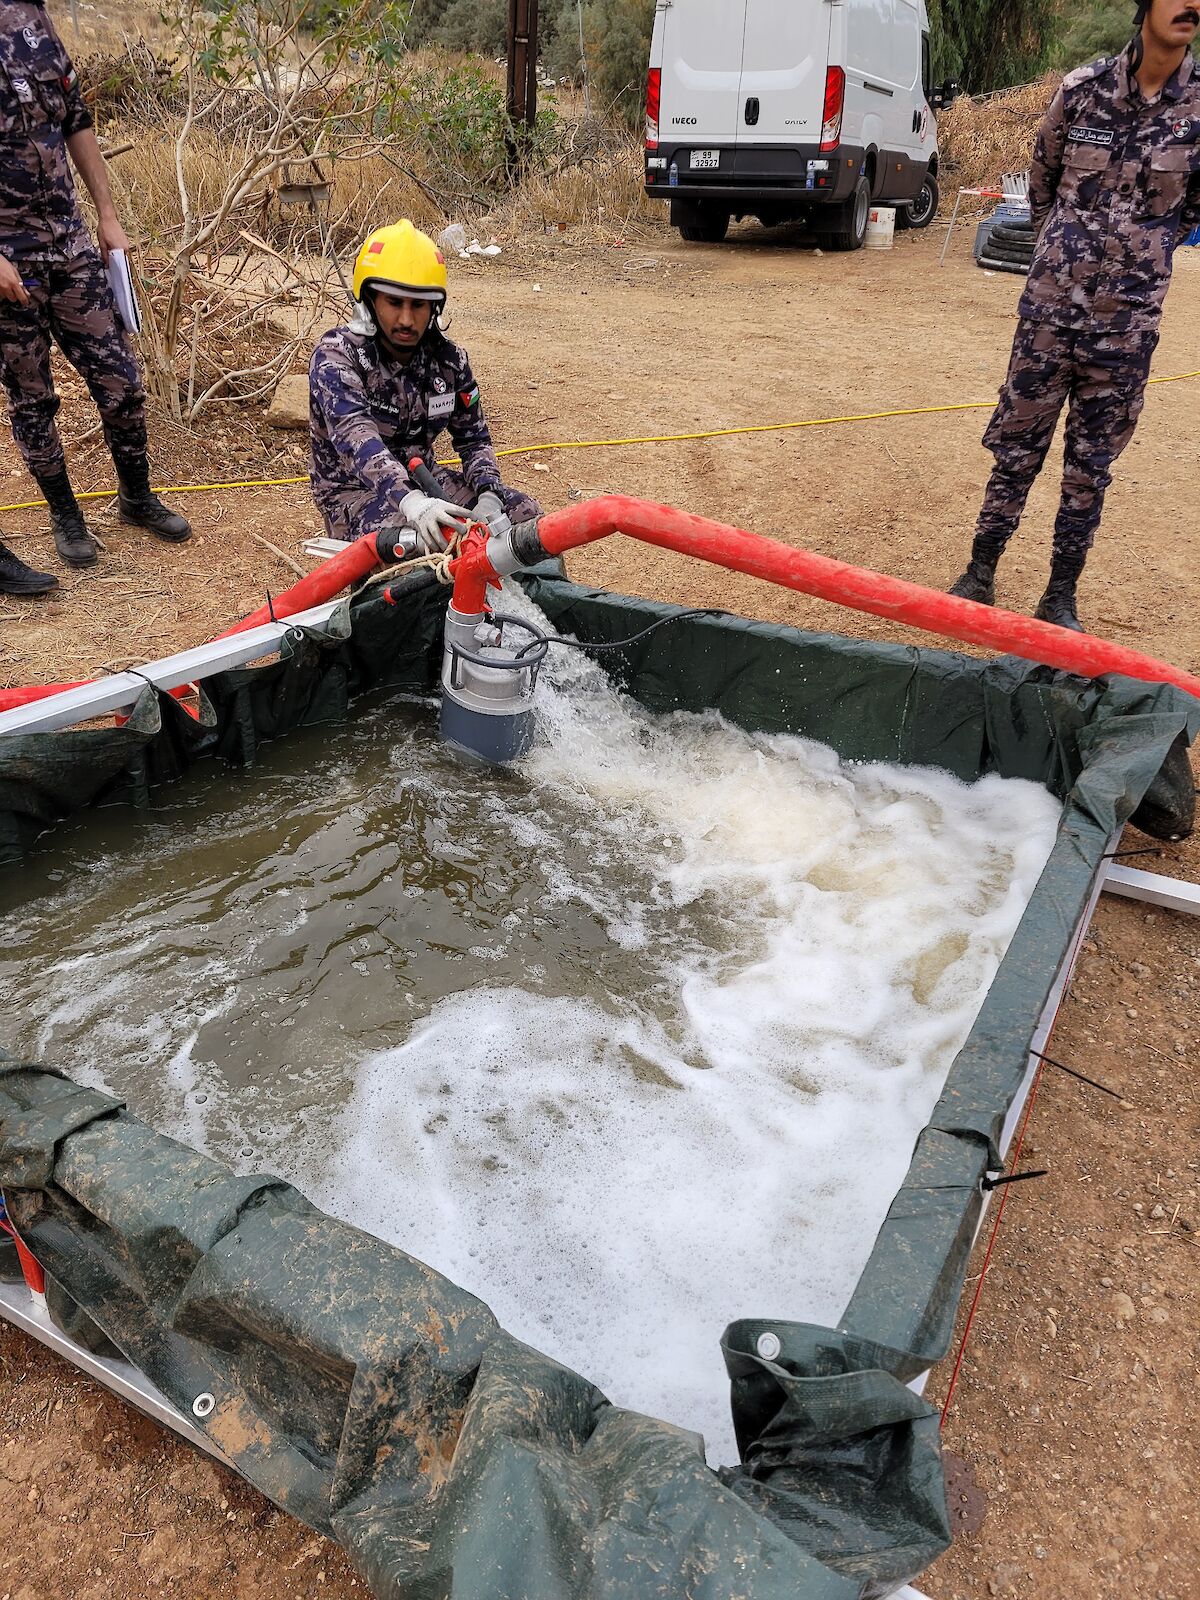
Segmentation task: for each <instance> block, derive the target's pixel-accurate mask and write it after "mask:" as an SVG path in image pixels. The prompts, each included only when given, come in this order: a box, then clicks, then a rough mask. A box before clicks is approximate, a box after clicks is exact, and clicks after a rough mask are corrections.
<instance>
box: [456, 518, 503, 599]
mask: <svg viewBox="0 0 1200 1600" xmlns="http://www.w3.org/2000/svg"><path fill="white" fill-rule="evenodd" d="M489 538H490V533H489V531H488V528H487V525H486V523H482V522H477V523H475V525H474V526H473V527H472V528H471V530H470V532H469V533H468V534H467V536H466V538H465V539H464V540H463V542H462V547H461V549H460V550H459V553H458V559H457V560H456V561H452V562H451V563H450V571H451V572H452V573H453V574H454V593H453V594H452V595H451V597H450V604H451V605H452V606H453V607H454V609H455V611H457V612H458V614H459V616H460V617H474V616H478V615H479V613H480V612H481V611H486V610H487V608H488V603H487V600H488V595H487V592H488V590H489V588H494V589H498V588H499V587H500V575H499V573H498V572H497V571H496V569H495V567H493V566H492V563H491V562H490V561H489V560H488V553H487V546H488V539H489Z"/></svg>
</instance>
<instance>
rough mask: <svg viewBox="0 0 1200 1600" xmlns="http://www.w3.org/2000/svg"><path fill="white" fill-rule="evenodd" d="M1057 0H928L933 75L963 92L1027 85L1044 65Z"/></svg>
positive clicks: (1053, 29)
mask: <svg viewBox="0 0 1200 1600" xmlns="http://www.w3.org/2000/svg"><path fill="white" fill-rule="evenodd" d="M1058 5H1059V0H929V20H930V27H931V31H932V36H933V57H934V75H935V77H936V78H938V79H939V80H940V79H942V78H954V79H956V80H957V81H958V83H959V85H960V86H961V87H962V88H963V89H964V90H965V91H966V92H967V93H968V94H984V93H986V92H987V91H988V90H990V89H1003V88H1005V87H1007V86H1008V85H1010V84H1014V83H1027V82H1028V81H1029V80H1030V79H1032V78H1035V77H1036V76H1037V75H1038V73H1039V72H1041V71H1043V69H1044V68H1045V67H1046V65H1047V62H1048V59H1049V55H1050V51H1051V49H1052V48H1053V45H1054V42H1055V38H1056V35H1057V16H1058Z"/></svg>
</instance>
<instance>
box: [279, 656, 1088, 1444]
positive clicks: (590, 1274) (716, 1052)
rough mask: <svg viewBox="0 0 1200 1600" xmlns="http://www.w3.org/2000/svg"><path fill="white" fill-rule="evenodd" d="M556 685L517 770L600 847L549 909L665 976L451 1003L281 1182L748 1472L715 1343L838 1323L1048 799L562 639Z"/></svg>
mask: <svg viewBox="0 0 1200 1600" xmlns="http://www.w3.org/2000/svg"><path fill="white" fill-rule="evenodd" d="M541 693H542V697H543V703H542V714H543V725H544V730H545V731H544V736H543V738H542V740H541V742H540V743H539V745H538V746H537V748H536V749H535V751H534V752H533V754H532V755H531V756H530V757H529V758H528V760H527V762H526V764H525V775H526V777H527V778H528V780H529V781H530V782H531V783H532V784H533V785H534V786H535V789H536V790H537V793H538V796H539V798H540V799H541V801H542V802H543V803H544V806H545V807H546V808H547V810H548V811H549V812H551V813H558V815H559V816H560V818H561V817H562V816H566V817H568V818H569V819H570V824H571V827H572V831H573V832H574V834H575V836H576V837H577V838H579V839H582V840H583V841H585V842H586V844H587V846H588V859H589V860H590V862H591V863H592V869H591V871H590V872H585V873H580V872H579V871H576V872H575V874H574V875H573V876H572V877H567V876H566V875H565V874H564V875H562V876H558V875H556V873H555V870H554V863H553V862H550V863H549V864H546V863H545V861H544V859H543V861H542V866H543V870H544V875H545V895H544V900H543V908H544V909H545V912H546V915H547V916H548V917H552V916H553V908H554V905H555V904H556V903H559V904H565V903H567V902H569V901H574V902H576V903H584V904H586V905H588V906H589V907H591V908H592V909H593V910H594V911H595V912H596V913H597V914H598V915H599V916H600V917H601V918H602V919H603V922H604V925H605V927H606V930H607V933H608V936H609V937H610V938H611V940H612V941H613V942H614V943H615V944H616V945H617V946H619V947H620V948H621V949H623V950H625V951H633V952H635V953H637V955H638V959H639V970H640V972H641V973H642V975H643V976H644V978H645V980H646V981H645V984H644V987H643V988H642V989H641V990H640V991H639V995H638V996H637V997H633V996H630V995H628V994H623V993H621V992H615V991H614V990H613V989H612V988H610V987H608V986H607V985H606V979H605V965H604V960H603V956H602V955H601V956H600V957H599V958H598V959H597V962H596V965H595V969H594V973H593V974H592V976H593V977H594V979H595V982H594V984H593V985H591V986H590V988H589V990H588V992H587V993H586V994H584V995H583V996H555V995H546V994H544V993H542V994H539V993H536V992H534V989H533V986H532V985H531V987H530V989H529V990H525V989H523V988H519V987H513V986H508V987H490V988H487V987H485V988H475V989H473V990H470V991H468V992H466V993H463V994H460V995H458V996H455V997H452V998H449V999H446V1000H444V1001H441V1002H440V1003H438V1004H437V1005H436V1006H435V1007H434V1009H433V1010H432V1012H431V1014H430V1015H429V1016H428V1018H427V1019H425V1020H423V1021H421V1022H419V1023H418V1024H417V1025H416V1026H415V1028H414V1030H413V1032H412V1033H411V1035H410V1036H409V1037H408V1038H407V1039H406V1040H405V1042H404V1043H403V1044H401V1045H399V1046H398V1047H396V1048H393V1049H389V1050H385V1051H380V1052H377V1053H374V1054H372V1055H370V1056H369V1057H368V1058H367V1059H366V1060H365V1061H364V1062H362V1064H361V1066H360V1068H359V1070H358V1072H357V1083H356V1088H355V1090H354V1093H353V1096H352V1099H351V1102H350V1104H349V1105H348V1106H347V1108H346V1110H345V1113H344V1115H343V1117H342V1118H341V1121H340V1125H339V1126H338V1127H336V1128H334V1129H332V1130H329V1137H328V1138H327V1140H326V1141H323V1142H321V1143H317V1144H315V1145H314V1143H313V1142H312V1141H306V1150H305V1152H304V1153H302V1154H300V1153H298V1159H297V1166H298V1168H299V1170H297V1171H293V1172H292V1174H291V1175H292V1176H293V1178H295V1179H296V1181H298V1182H300V1183H301V1185H302V1186H303V1187H305V1188H306V1189H307V1190H308V1191H309V1192H310V1193H311V1194H312V1195H313V1196H314V1198H315V1199H317V1200H318V1202H319V1203H321V1204H323V1205H324V1206H325V1207H326V1208H327V1209H329V1210H331V1211H333V1212H335V1213H337V1214H339V1215H341V1216H344V1217H346V1218H348V1219H349V1220H352V1221H354V1222H356V1223H357V1224H359V1225H360V1226H363V1227H366V1228H368V1229H370V1230H372V1231H374V1232H377V1233H379V1234H380V1235H382V1236H383V1237H385V1238H388V1239H390V1240H392V1241H393V1242H395V1243H396V1244H398V1245H400V1246H401V1247H402V1248H404V1249H405V1250H407V1251H409V1252H411V1253H412V1254H413V1255H415V1256H418V1257H420V1258H421V1259H422V1260H425V1261H427V1262H429V1263H431V1264H432V1265H434V1266H435V1267H437V1269H438V1270H439V1271H441V1272H443V1273H445V1274H446V1275H447V1276H449V1277H450V1278H452V1279H454V1280H455V1281H457V1282H458V1283H460V1284H462V1285H463V1286H464V1287H466V1288H468V1289H470V1290H471V1291H472V1292H473V1293H475V1294H477V1295H479V1296H481V1297H482V1298H483V1299H485V1300H486V1301H487V1302H488V1303H489V1304H490V1305H491V1306H492V1308H493V1309H494V1310H495V1312H496V1313H497V1315H498V1316H499V1318H500V1320H501V1322H502V1323H503V1324H504V1325H505V1326H506V1327H507V1328H509V1329H510V1331H512V1332H513V1333H514V1334H516V1335H517V1336H518V1337H520V1338H523V1339H526V1340H527V1341H529V1342H530V1343H532V1344H534V1345H536V1346H538V1347H539V1348H541V1349H543V1350H545V1351H546V1352H547V1353H548V1354H550V1355H552V1356H554V1357H556V1358H557V1359H559V1360H561V1361H564V1362H566V1363H567V1364H569V1365H571V1366H574V1367H577V1368H578V1369H579V1370H581V1371H582V1372H584V1373H585V1374H586V1375H587V1376H589V1377H591V1378H592V1379H594V1380H595V1381H596V1382H597V1383H598V1384H599V1385H600V1387H601V1388H603V1389H604V1390H605V1392H606V1393H607V1394H608V1395H609V1396H610V1398H612V1399H613V1400H615V1401H617V1402H618V1403H620V1404H624V1405H628V1406H631V1407H633V1408H635V1409H638V1410H644V1411H649V1412H651V1413H653V1414H656V1415H659V1416H664V1417H667V1418H669V1419H670V1420H672V1421H675V1422H678V1423H681V1424H683V1425H685V1426H688V1427H692V1428H696V1429H698V1430H700V1431H702V1432H703V1433H704V1434H705V1435H706V1437H707V1439H708V1441H709V1446H710V1453H711V1454H712V1455H713V1456H714V1457H715V1458H717V1459H720V1460H732V1459H734V1458H735V1447H734V1444H733V1440H732V1433H731V1427H730V1423H729V1416H728V1387H727V1383H726V1380H725V1376H724V1369H723V1364H722V1362H721V1358H720V1352H719V1348H718V1341H719V1338H720V1334H721V1332H722V1330H723V1329H724V1327H725V1326H726V1324H727V1323H729V1322H730V1321H732V1320H734V1319H735V1318H738V1317H743V1316H765V1317H772V1318H780V1319H798V1320H811V1321H816V1322H820V1323H825V1324H831V1323H833V1322H835V1321H836V1320H837V1318H838V1317H839V1316H840V1314H841V1312H842V1310H843V1308H844V1306H845V1303H846V1300H847V1298H848V1296H849V1294H850V1292H851V1290H852V1288H853V1285H854V1282H855V1281H856V1279H857V1277H858V1275H859V1273H860V1271H861V1269H862V1267H863V1265H864V1263H865V1261H866V1258H867V1256H868V1255H869V1253H870V1249H871V1245H872V1243H873V1241H874V1237H875V1234H876V1232H877V1230H878V1227H879V1225H880V1223H881V1222H882V1220H883V1217H884V1215H885V1214H886V1211H887V1208H888V1205H889V1203H890V1201H891V1198H892V1196H893V1194H894V1193H895V1191H896V1189H897V1187H898V1185H899V1183H900V1181H901V1180H902V1178H903V1175H904V1172H905V1170H906V1168H907V1165H908V1162H909V1159H910V1156H911V1152H912V1147H913V1143H914V1141H915V1139H916V1136H917V1134H918V1133H919V1131H920V1129H921V1128H922V1127H923V1126H924V1124H925V1122H926V1121H927V1119H928V1116H929V1113H930V1111H931V1110H932V1107H933V1105H934V1103H935V1101H936V1099H937V1097H938V1094H939V1092H940V1089H941V1085H942V1083H943V1081H944V1078H945V1074H946V1071H947V1070H948V1068H949V1065H950V1063H951V1061H952V1060H953V1057H954V1054H955V1053H956V1051H957V1050H958V1048H959V1047H960V1046H961V1044H962V1042H963V1040H964V1039H965V1038H966V1035H967V1033H968V1032H969V1030H970V1027H971V1024H972V1022H973V1020H974V1018H975V1016H976V1014H977V1012H978V1009H979V1006H980V1004H981V1002H982V1000H983V997H984V995H985V993H986V990H987V987H988V985H989V983H990V981H991V979H992V977H993V975H994V973H995V971H996V968H997V966H998V964H999V961H1000V959H1001V957H1002V955H1003V952H1004V950H1005V948H1006V947H1007V945H1008V942H1009V940H1010V939H1011V937H1012V934H1013V932H1014V931H1015V929H1016V926H1017V923H1018V922H1019V920H1020V917H1021V914H1022V912H1023V910H1024V907H1025V905H1026V904H1027V902H1028V899H1029V897H1030V895H1031V893H1032V891H1033V888H1034V885H1035V883H1036V881H1037V878H1038V876H1039V874H1040V872H1041V869H1042V867H1043V866H1044V864H1045V861H1046V857H1047V855H1048V853H1049V850H1050V847H1051V845H1052V843H1053V839H1054V833H1055V829H1056V826H1057V822H1058V817H1059V807H1058V805H1057V803H1056V802H1055V801H1054V800H1053V799H1052V798H1051V797H1050V796H1049V795H1048V794H1047V793H1046V792H1045V791H1044V790H1042V789H1040V788H1039V787H1037V786H1035V785H1033V784H1028V783H1021V782H1013V781H1004V780H1001V779H999V778H994V777H989V778H985V779H984V780H982V781H981V782H979V783H977V784H975V785H972V786H967V785H964V784H961V783H958V782H957V781H955V780H954V779H952V778H950V777H948V776H946V775H945V774H941V773H938V772H934V771H929V770H922V769H899V768H892V767H883V766H859V767H850V766H847V765H846V764H844V763H842V762H840V761H839V759H838V758H837V756H836V755H835V754H834V753H833V752H832V751H830V750H828V749H826V748H824V747H822V746H819V745H816V744H813V743H812V742H810V741H807V740H803V739H798V738H788V737H766V736H761V735H754V734H748V733H744V732H742V731H740V730H738V729H736V728H733V727H731V726H729V725H728V724H726V723H725V722H723V721H722V720H721V719H720V718H719V717H717V716H716V715H715V714H706V715H703V716H690V715H676V716H672V717H666V718H653V717H650V716H649V715H647V714H646V713H645V712H643V711H642V710H641V709H640V708H639V707H638V706H637V705H636V704H634V703H633V702H632V701H630V700H628V699H626V698H624V697H622V696H620V695H618V694H616V693H615V692H614V691H613V689H612V688H611V686H610V684H609V682H608V680H607V679H606V678H605V677H604V675H603V674H602V673H601V672H600V671H599V670H598V669H597V668H596V667H595V666H594V665H593V664H591V663H589V662H588V661H586V660H585V659H582V658H580V657H579V656H577V655H574V654H572V653H566V652H557V653H556V659H555V665H554V668H553V674H552V676H551V677H550V678H549V679H548V680H547V682H546V684H545V686H544V688H543V690H542V691H541ZM521 825H522V826H527V827H528V826H530V825H529V824H528V823H527V822H526V823H522V824H521ZM537 831H538V830H537V829H536V828H534V829H532V832H534V833H536V832H537ZM539 842H540V841H539ZM630 862H633V863H636V864H637V867H638V871H637V873H636V874H634V875H633V879H632V881H633V882H634V883H635V884H637V885H640V887H639V889H638V893H639V894H640V896H641V898H640V899H633V898H631V897H630V894H629V892H628V887H629V884H630V882H631V875H630V873H629V871H628V864H629V863H630ZM623 864H624V865H623ZM481 977H483V978H484V979H485V980H486V971H485V972H483V973H481Z"/></svg>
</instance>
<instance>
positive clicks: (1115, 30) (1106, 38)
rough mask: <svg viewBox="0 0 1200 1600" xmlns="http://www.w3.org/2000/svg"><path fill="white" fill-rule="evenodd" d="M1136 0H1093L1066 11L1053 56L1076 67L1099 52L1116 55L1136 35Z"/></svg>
mask: <svg viewBox="0 0 1200 1600" xmlns="http://www.w3.org/2000/svg"><path fill="white" fill-rule="evenodd" d="M1133 10H1134V8H1133V0H1091V4H1090V5H1070V6H1068V7H1067V8H1066V10H1065V11H1064V13H1063V17H1062V22H1061V25H1060V28H1059V33H1058V38H1057V39H1056V40H1055V42H1054V47H1053V50H1052V53H1051V59H1052V60H1053V61H1054V63H1055V64H1056V65H1057V66H1061V67H1075V66H1079V65H1080V64H1081V63H1082V62H1085V61H1095V60H1096V58H1097V57H1098V56H1115V55H1116V54H1117V53H1118V51H1120V50H1123V49H1124V48H1125V46H1126V45H1127V44H1128V43H1129V40H1130V39H1131V37H1132V36H1133Z"/></svg>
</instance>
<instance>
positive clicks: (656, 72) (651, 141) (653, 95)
mask: <svg viewBox="0 0 1200 1600" xmlns="http://www.w3.org/2000/svg"><path fill="white" fill-rule="evenodd" d="M661 105H662V68H661V67H651V68H650V71H649V74H648V75H647V78H646V149H647V150H657V149H658V113H659V108H660V106H661Z"/></svg>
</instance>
